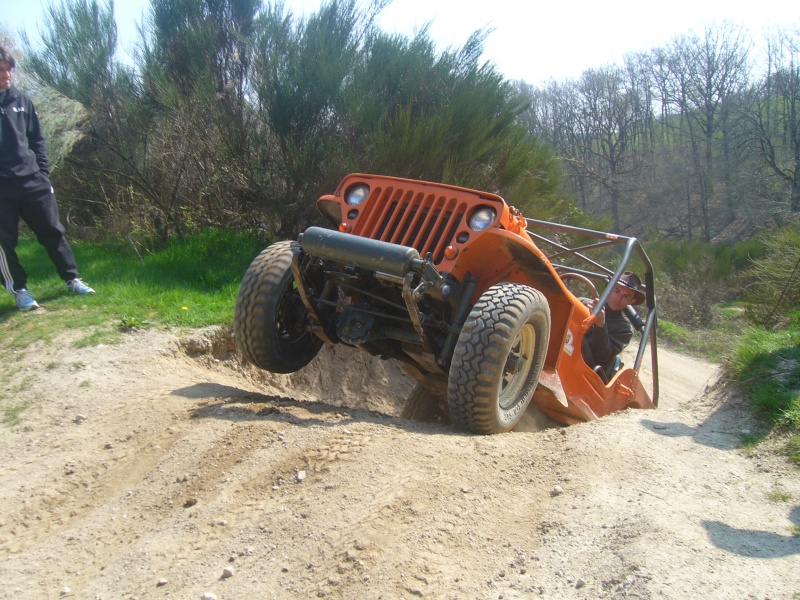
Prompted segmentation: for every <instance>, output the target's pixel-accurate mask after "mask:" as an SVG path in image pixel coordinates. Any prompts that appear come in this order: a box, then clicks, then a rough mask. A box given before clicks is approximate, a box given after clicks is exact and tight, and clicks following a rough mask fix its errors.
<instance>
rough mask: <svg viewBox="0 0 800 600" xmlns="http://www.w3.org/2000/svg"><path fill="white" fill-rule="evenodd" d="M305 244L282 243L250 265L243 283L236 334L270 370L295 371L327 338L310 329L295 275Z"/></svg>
mask: <svg viewBox="0 0 800 600" xmlns="http://www.w3.org/2000/svg"><path fill="white" fill-rule="evenodd" d="M297 252H300V244H299V243H297V242H293V241H285V242H277V243H275V244H272V245H271V246H269V247H268V248H266V249H265V250H263V251H262V252H261V254H259V255H258V256H257V257H256V258H255V260H253V262H252V263H251V264H250V267H249V268H248V269H247V272H246V273H245V274H244V277H243V278H242V283H241V285H240V286H239V294H238V295H237V297H236V309H235V311H234V336H235V338H236V344H237V346H238V347H239V350H240V351H241V353H242V356H244V358H245V359H246V360H247V361H248V362H250V363H252V364H254V365H256V366H257V367H260V368H262V369H264V370H266V371H271V372H273V373H294V372H295V371H299V370H300V369H302V368H303V367H305V366H306V365H307V364H308V363H309V362H311V360H312V359H313V358H314V357H315V356H316V355H317V353H318V352H319V350H320V348H321V347H322V340H320V339H319V338H318V337H317V336H315V335H314V334H313V333H311V332H310V331H309V330H308V311H307V310H306V307H305V305H304V304H303V302H302V300H301V299H300V294H299V293H298V291H297V288H296V286H295V282H294V275H293V273H292V256H293V255H294V254H295V253H297Z"/></svg>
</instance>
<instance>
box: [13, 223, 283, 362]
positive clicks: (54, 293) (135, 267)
mask: <svg viewBox="0 0 800 600" xmlns="http://www.w3.org/2000/svg"><path fill="white" fill-rule="evenodd" d="M266 245H267V243H265V242H264V241H263V240H259V239H257V237H256V236H254V235H247V234H242V233H230V232H221V231H206V232H202V233H198V234H194V235H191V236H186V237H184V238H180V239H177V238H176V239H172V240H170V241H169V243H168V244H166V245H164V244H156V243H150V244H148V243H144V244H140V245H139V246H136V247H134V246H133V245H132V243H131V242H129V241H128V240H123V241H114V240H112V241H107V242H102V243H89V242H75V243H73V244H72V247H73V250H74V252H75V256H76V258H77V261H78V266H79V268H80V270H81V277H82V278H83V279H84V280H85V281H87V282H88V283H89V284H90V285H91V286H92V287H93V288H95V290H96V291H97V293H96V294H94V295H91V296H74V295H71V294H69V293H68V292H67V289H66V286H65V285H64V282H63V281H61V279H60V278H59V277H58V276H57V275H56V273H55V269H54V268H53V265H52V263H51V262H50V260H49V259H48V257H47V255H46V254H45V252H44V249H43V248H42V247H41V246H40V245H39V244H38V243H37V242H36V240H35V239H32V238H30V237H24V238H22V239H21V240H20V244H19V246H18V248H17V252H18V254H19V256H20V260H21V261H22V263H23V265H25V268H26V270H27V271H28V289H30V290H31V292H32V293H33V294H34V296H35V297H36V300H37V301H38V302H39V304H40V306H41V307H42V308H41V309H40V310H35V311H31V312H29V313H20V312H19V311H18V310H17V309H16V306H15V305H14V299H13V297H12V296H11V295H3V296H2V297H3V298H5V299H4V300H0V327H2V329H3V332H4V336H3V337H4V342H3V345H5V346H7V347H9V348H23V347H27V346H29V345H30V344H32V343H34V342H36V341H43V342H51V341H52V340H54V339H55V338H56V337H57V336H59V335H60V334H61V333H63V331H64V330H65V329H72V330H79V331H80V332H81V335H80V337H78V338H77V340H76V341H75V342H74V343H75V344H76V345H78V346H88V345H96V344H101V343H102V344H113V343H115V342H117V341H119V340H120V339H121V336H122V335H123V333H124V332H125V331H129V330H130V329H133V328H141V327H148V326H157V325H160V326H169V327H188V328H197V327H203V326H206V325H217V324H225V323H230V322H231V321H232V319H233V308H234V304H235V301H236V294H237V292H238V289H239V283H240V281H241V278H242V275H244V272H245V271H246V270H247V267H248V265H249V264H250V262H251V261H252V260H253V258H254V257H255V256H256V255H257V254H258V253H259V252H260V251H261V250H262V249H263V248H264V247H265V246H266Z"/></svg>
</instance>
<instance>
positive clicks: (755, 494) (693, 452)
mask: <svg viewBox="0 0 800 600" xmlns="http://www.w3.org/2000/svg"><path fill="white" fill-rule="evenodd" d="M209 339H210V338H207V337H204V336H202V335H195V337H194V338H193V341H192V342H191V343H189V344H188V345H187V344H186V340H185V339H184V340H183V341H182V343H181V344H179V343H178V342H177V341H176V337H175V336H174V335H173V334H170V333H164V332H146V333H138V334H132V335H130V336H128V337H127V340H126V342H125V343H124V344H123V345H121V346H113V347H109V346H106V347H95V348H87V349H80V350H76V349H74V348H70V347H68V345H67V344H65V343H63V342H64V341H62V343H59V344H53V345H52V346H49V347H46V348H45V347H32V348H29V349H28V350H27V351H25V352H17V353H14V354H13V355H11V356H5V357H4V358H3V363H4V367H3V369H4V370H5V371H6V374H7V376H4V377H3V379H2V387H3V389H2V391H3V393H4V394H5V396H6V397H7V398H8V397H11V396H13V394H14V393H24V395H25V396H26V397H29V398H31V399H32V400H33V403H32V405H31V406H30V407H29V408H28V409H27V410H26V411H24V412H23V413H22V422H21V423H20V424H18V425H15V426H9V425H3V428H2V432H3V438H4V439H3V444H2V447H1V448H0V460H2V463H3V465H4V466H3V469H2V471H1V472H0V597H2V598H15V599H20V598H36V599H40V598H59V597H75V598H88V599H94V598H106V599H111V598H124V599H130V598H140V599H144V598H175V599H183V598H186V599H200V598H203V597H204V594H207V596H206V597H207V598H211V597H212V596H211V594H213V596H214V597H216V598H218V599H219V600H222V599H226V598H229V599H242V598H308V597H328V598H341V599H353V598H418V597H426V598H459V599H461V598H530V597H532V596H539V595H541V596H544V597H549V598H599V597H606V598H676V599H678V598H680V599H685V598H721V599H722V598H724V599H727V598H757V599H764V598H770V599H772V600H775V599H784V598H798V597H800V537H796V536H793V535H792V533H793V531H795V532H796V527H797V526H800V476H798V471H797V470H796V469H795V468H793V467H790V466H788V465H787V464H786V463H784V462H783V461H782V460H781V459H779V458H776V457H774V456H759V455H758V454H756V455H749V456H748V455H746V454H745V453H743V452H742V451H740V450H737V449H736V447H737V444H738V440H739V436H740V434H741V432H742V430H745V429H749V428H750V427H752V425H751V424H750V423H748V421H747V417H746V413H745V412H744V411H742V410H740V407H739V404H738V401H737V400H736V399H731V398H728V399H725V401H724V402H723V398H721V397H720V395H719V394H718V393H713V392H712V391H710V386H711V384H713V383H714V381H715V379H716V377H717V369H716V368H715V366H714V365H709V364H704V363H701V362H698V361H694V360H691V359H687V358H685V357H681V356H679V355H676V354H673V353H669V352H666V351H662V352H661V355H660V356H661V360H660V362H661V375H662V377H661V390H662V392H661V408H660V409H659V410H657V411H646V412H645V411H628V412H625V413H621V414H617V415H613V416H611V417H609V418H605V419H603V420H601V421H598V422H594V423H591V424H585V425H579V426H574V427H570V428H562V427H551V428H546V429H543V430H540V431H536V429H538V426H531V424H532V423H535V422H538V420H537V419H533V418H532V419H530V420H529V421H528V425H529V426H528V427H527V429H529V430H532V431H520V432H514V433H511V434H507V435H500V436H491V437H475V436H470V435H464V434H456V433H453V432H452V431H451V430H450V428H448V427H442V426H437V425H424V424H419V423H414V422H411V421H406V420H403V419H400V418H398V417H396V416H395V415H397V414H399V407H400V402H401V401H402V398H404V396H405V394H406V393H407V392H408V390H409V389H410V387H411V383H410V382H409V381H408V380H407V378H405V377H404V376H403V375H401V374H400V373H399V372H398V371H397V370H396V369H395V368H393V367H392V365H391V364H387V363H380V362H378V361H373V360H368V359H367V358H366V357H364V356H363V355H362V354H358V353H352V352H347V351H346V349H340V348H337V349H336V352H334V353H331V352H326V353H325V355H324V356H321V357H320V358H318V359H317V361H316V362H315V363H314V364H312V365H311V366H310V367H309V368H307V369H306V370H305V371H304V372H302V373H300V374H297V375H296V376H294V377H292V378H290V377H283V376H282V377H263V376H262V375H261V374H259V373H256V372H254V371H253V370H251V369H248V368H242V367H241V366H240V365H239V364H238V361H237V360H236V359H235V358H226V356H229V355H227V354H226V350H227V348H225V347H224V344H223V345H222V346H219V345H217V346H215V347H213V348H212V346H211V344H210V343H209V342H208V340H209ZM65 348H66V349H65ZM187 348H188V350H189V352H188V354H187ZM4 352H5V351H4ZM214 354H216V356H217V358H219V359H221V360H216V359H215V358H214ZM343 365H348V371H349V373H350V374H351V375H350V378H349V379H348V380H345V381H342V380H341V379H339V378H338V377H336V373H337V372H339V371H337V369H341V368H342V367H343ZM20 390H23V391H21V392H20ZM15 391H16V392H15ZM793 526H795V529H794V530H793V529H792V527H793ZM226 569H227V570H226Z"/></svg>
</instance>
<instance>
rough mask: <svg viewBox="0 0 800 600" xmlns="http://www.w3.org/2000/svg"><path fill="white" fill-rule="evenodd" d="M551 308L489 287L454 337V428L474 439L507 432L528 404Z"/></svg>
mask: <svg viewBox="0 0 800 600" xmlns="http://www.w3.org/2000/svg"><path fill="white" fill-rule="evenodd" d="M549 337H550V307H549V306H548V304H547V299H546V298H545V297H544V296H543V295H542V294H541V293H540V292H538V291H537V290H535V289H533V288H530V287H528V286H524V285H519V284H516V283H499V284H497V285H494V286H492V287H490V288H489V289H488V290H487V291H486V292H484V294H483V295H482V296H481V297H480V298H479V299H478V302H476V303H475V306H474V307H473V308H472V311H471V312H470V314H469V317H468V318H467V320H466V322H465V323H464V327H463V328H462V330H461V334H460V335H459V337H458V342H457V343H456V347H455V350H454V352H453V360H452V362H451V365H450V376H449V379H448V384H447V403H448V409H449V413H450V418H451V419H452V421H453V424H454V425H455V426H456V427H458V428H460V429H464V430H466V431H471V432H473V433H479V434H491V433H502V432H505V431H510V430H511V429H513V428H514V426H515V425H516V424H517V423H518V422H519V420H520V419H521V418H522V416H523V415H524V414H525V409H526V408H527V407H528V404H530V401H531V398H532V397H533V392H534V391H535V390H536V384H537V383H538V381H539V375H540V374H541V372H542V367H543V365H544V359H545V356H546V355H547V343H548V340H549Z"/></svg>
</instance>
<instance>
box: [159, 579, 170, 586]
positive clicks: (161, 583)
mask: <svg viewBox="0 0 800 600" xmlns="http://www.w3.org/2000/svg"><path fill="white" fill-rule="evenodd" d="M168 583H169V579H159V580H158V583H156V586H157V587H164V586H165V585H167V584H168Z"/></svg>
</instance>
